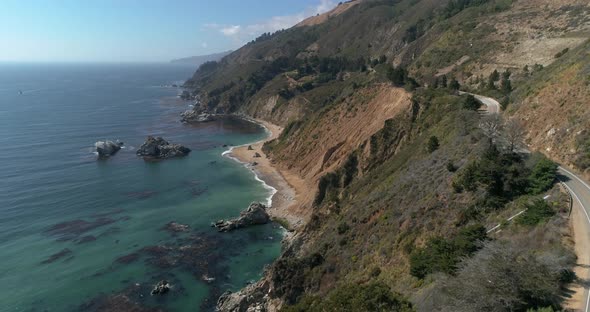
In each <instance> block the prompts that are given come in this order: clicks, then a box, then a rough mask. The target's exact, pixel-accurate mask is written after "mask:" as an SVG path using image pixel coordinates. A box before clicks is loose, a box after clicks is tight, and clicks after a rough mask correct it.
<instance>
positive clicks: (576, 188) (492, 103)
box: [459, 91, 590, 312]
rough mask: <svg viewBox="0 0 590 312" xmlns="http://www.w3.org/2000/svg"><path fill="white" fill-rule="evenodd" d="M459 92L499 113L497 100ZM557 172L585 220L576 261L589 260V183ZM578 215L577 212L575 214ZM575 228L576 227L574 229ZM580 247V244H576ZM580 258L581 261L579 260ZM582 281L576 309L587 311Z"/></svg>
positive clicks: (587, 292)
mask: <svg viewBox="0 0 590 312" xmlns="http://www.w3.org/2000/svg"><path fill="white" fill-rule="evenodd" d="M459 94H471V95H473V96H474V97H475V98H476V99H477V100H478V101H480V102H482V103H483V104H484V105H485V106H486V110H487V112H488V113H489V114H498V113H500V103H498V101H496V100H494V99H492V98H490V97H487V96H483V95H478V94H473V93H469V92H462V91H459ZM557 173H558V179H559V180H560V181H561V182H562V183H563V185H564V186H565V187H566V188H567V190H568V191H569V192H570V194H571V195H572V200H573V201H574V202H573V203H572V204H573V207H574V208H578V207H579V210H581V213H580V214H579V217H580V218H584V219H585V220H584V221H583V222H580V223H577V224H580V225H582V227H583V229H577V230H578V231H579V233H584V235H586V237H584V240H585V242H583V244H579V242H576V244H578V245H584V246H583V247H584V248H581V249H584V250H580V249H579V250H578V251H579V252H581V253H583V254H582V255H581V256H580V255H579V259H578V262H590V251H589V250H588V249H587V247H588V246H586V245H587V244H588V243H587V242H588V238H589V237H590V184H589V183H587V182H586V181H584V180H583V179H582V178H580V177H578V176H577V175H575V174H574V173H573V172H572V171H570V170H568V169H566V168H564V167H562V166H560V167H559V168H558V169H557ZM575 215H578V214H575ZM575 221H580V220H575ZM574 227H575V223H574ZM574 230H576V229H574ZM577 247H580V246H577ZM580 260H581V261H580ZM578 265H579V266H581V267H586V268H588V266H590V263H578ZM584 273H585V274H584V275H586V276H579V278H580V279H586V281H587V280H588V279H590V272H588V269H586V271H585V272H584ZM586 281H585V282H584V283H582V284H583V289H584V296H583V298H584V302H580V303H579V304H580V308H581V309H578V311H584V312H589V311H590V310H589V309H590V288H589V287H590V283H588V282H586Z"/></svg>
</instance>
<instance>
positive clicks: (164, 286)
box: [151, 280, 171, 296]
mask: <svg viewBox="0 0 590 312" xmlns="http://www.w3.org/2000/svg"><path fill="white" fill-rule="evenodd" d="M170 287H171V286H170V283H168V281H167V280H161V281H159V282H158V283H157V284H156V286H154V289H152V292H151V294H152V296H153V295H164V294H166V293H167V292H168V291H170Z"/></svg>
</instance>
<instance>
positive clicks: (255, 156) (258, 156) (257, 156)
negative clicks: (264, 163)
mask: <svg viewBox="0 0 590 312" xmlns="http://www.w3.org/2000/svg"><path fill="white" fill-rule="evenodd" d="M260 157H262V156H260V154H259V153H258V152H256V153H254V158H260Z"/></svg>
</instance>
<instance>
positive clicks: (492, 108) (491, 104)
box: [459, 91, 500, 114]
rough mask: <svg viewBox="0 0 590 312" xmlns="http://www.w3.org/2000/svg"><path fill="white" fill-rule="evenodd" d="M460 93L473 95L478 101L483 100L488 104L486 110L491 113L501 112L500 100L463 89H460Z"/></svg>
mask: <svg viewBox="0 0 590 312" xmlns="http://www.w3.org/2000/svg"><path fill="white" fill-rule="evenodd" d="M459 94H471V95H473V96H474V97H475V98H476V99H477V100H478V101H480V102H482V103H483V104H484V105H485V106H486V110H487V112H488V113H489V114H497V113H499V112H500V103H498V101H496V100H494V99H492V98H491V97H487V96H483V95H479V94H473V93H469V92H463V91H459Z"/></svg>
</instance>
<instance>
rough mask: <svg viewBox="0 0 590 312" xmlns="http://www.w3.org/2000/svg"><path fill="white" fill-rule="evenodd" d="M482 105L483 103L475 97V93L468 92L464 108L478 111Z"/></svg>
mask: <svg viewBox="0 0 590 312" xmlns="http://www.w3.org/2000/svg"><path fill="white" fill-rule="evenodd" d="M480 107H481V103H480V102H479V101H478V100H477V99H475V97H474V96H473V95H471V94H468V95H467V96H465V99H464V100H463V108H464V109H467V110H473V111H476V110H478V109H479V108H480Z"/></svg>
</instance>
